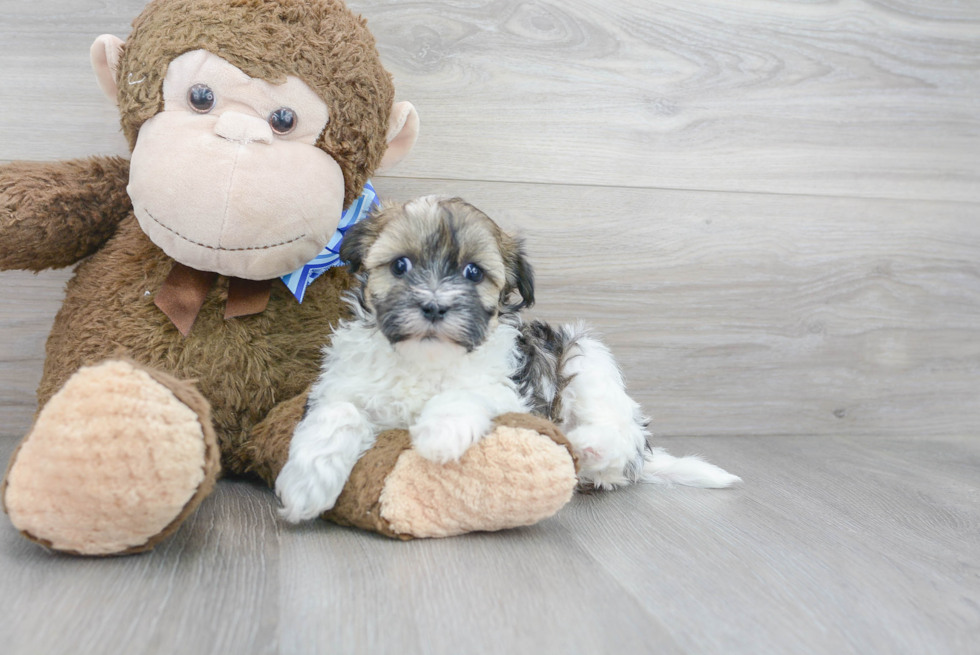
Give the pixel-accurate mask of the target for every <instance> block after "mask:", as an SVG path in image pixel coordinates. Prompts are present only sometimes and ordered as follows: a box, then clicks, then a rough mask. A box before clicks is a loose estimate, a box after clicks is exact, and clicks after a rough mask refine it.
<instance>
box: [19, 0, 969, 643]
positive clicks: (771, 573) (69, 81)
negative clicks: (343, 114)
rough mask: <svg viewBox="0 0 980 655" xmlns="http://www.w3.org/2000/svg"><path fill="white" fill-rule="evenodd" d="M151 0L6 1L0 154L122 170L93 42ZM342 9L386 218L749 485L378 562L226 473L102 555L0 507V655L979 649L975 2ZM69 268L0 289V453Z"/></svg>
mask: <svg viewBox="0 0 980 655" xmlns="http://www.w3.org/2000/svg"><path fill="white" fill-rule="evenodd" d="M143 4H144V3H143V0H75V1H73V2H71V3H65V2H61V1H58V0H34V1H33V2H30V3H26V2H15V1H14V0H0V85H2V87H3V89H4V92H3V93H0V161H7V160H12V159H61V158H68V157H82V156H87V155H92V154H125V152H126V147H125V143H124V141H123V139H122V136H121V135H120V134H119V131H118V123H117V119H116V115H115V111H114V109H113V108H112V107H111V105H110V104H109V103H108V102H107V101H106V100H104V99H103V98H102V96H101V94H100V92H99V91H98V89H97V87H96V85H95V82H94V79H93V75H92V73H91V70H90V68H89V64H88V48H89V45H90V44H91V42H92V40H93V39H94V38H95V37H96V36H97V35H99V34H101V33H104V32H108V33H113V34H116V35H118V36H120V37H125V36H126V35H127V33H128V32H129V24H130V21H131V20H132V18H133V17H134V16H136V15H137V14H138V13H139V11H140V9H141V8H142V6H143ZM352 5H353V6H354V7H355V8H356V9H358V10H360V11H362V12H363V13H364V14H365V15H366V16H367V17H368V18H369V20H370V25H371V28H372V30H373V31H374V33H375V35H376V36H377V37H378V41H379V46H380V48H381V51H382V56H383V57H384V59H385V62H386V65H387V66H388V68H389V69H390V70H391V71H392V72H393V73H394V74H395V81H396V84H397V86H398V89H399V97H400V98H404V99H409V100H412V101H413V102H414V103H415V104H416V105H417V106H418V107H419V109H420V112H421V114H422V120H423V134H422V139H421V140H420V142H419V146H418V148H417V150H416V151H415V153H413V155H412V157H411V158H410V159H409V161H407V162H406V163H405V164H403V165H402V166H400V167H399V168H398V169H396V170H395V172H394V175H395V177H387V178H382V179H379V180H378V181H377V186H378V188H379V191H380V192H381V194H382V196H384V197H388V198H392V199H405V198H408V197H412V196H415V195H419V194H424V193H440V194H450V195H461V196H463V197H465V198H467V199H469V200H471V201H472V202H474V203H475V204H477V205H478V206H479V207H481V208H483V209H484V210H486V211H487V212H488V213H489V214H490V215H491V216H493V217H494V218H496V219H498V220H499V221H500V222H501V223H502V224H504V225H506V226H508V227H511V228H518V229H520V230H522V231H523V233H524V234H525V235H526V237H527V240H528V243H529V248H530V252H531V256H532V260H533V262H534V263H535V265H536V267H537V271H538V280H539V285H538V298H539V305H538V306H537V307H536V308H535V310H534V312H535V313H536V314H537V315H538V316H540V317H543V318H547V319H549V320H555V321H566V320H576V319H585V320H587V321H589V322H590V323H592V324H594V325H595V326H596V327H597V328H598V329H599V330H600V331H601V332H602V333H603V334H604V335H605V338H606V340H607V341H608V342H609V343H610V345H611V346H612V348H613V350H614V352H615V354H616V355H617V356H618V357H619V359H620V361H621V362H622V363H623V366H624V369H625V371H626V374H627V377H628V378H629V380H630V383H631V388H632V391H633V393H634V394H635V395H636V396H637V398H638V399H639V400H641V401H642V403H643V404H644V406H645V408H646V409H647V410H648V412H649V413H650V414H651V415H652V416H653V418H654V423H653V426H652V427H653V430H654V433H655V436H656V441H657V442H658V443H660V444H663V445H666V446H667V447H668V448H669V449H670V450H672V451H673V452H675V453H676V454H685V453H690V452H697V453H701V454H703V455H704V456H706V457H707V458H708V459H709V460H710V461H713V462H715V463H717V464H719V465H721V466H724V467H725V468H728V469H729V470H731V471H733V472H735V473H738V474H740V475H742V476H743V478H744V479H745V480H746V485H745V486H744V487H742V488H739V489H736V490H732V491H726V492H708V491H697V490H689V489H683V488H677V489H667V490H665V489H656V488H651V487H643V488H631V489H626V490H622V491H619V492H616V493H608V494H596V495H589V496H576V497H575V498H574V500H573V502H572V503H571V504H570V505H569V506H568V507H567V508H566V509H565V510H563V511H562V512H561V513H560V514H559V515H558V516H556V517H555V518H553V519H551V520H548V521H545V522H543V523H541V524H539V525H537V526H534V527H531V528H527V529H522V530H517V531H511V532H505V533H499V534H476V535H468V536H466V537H462V538H456V539H451V540H444V541H417V542H412V543H398V542H391V541H388V540H385V539H382V538H379V537H375V536H373V535H369V534H365V533H361V532H357V531H352V530H346V529H342V528H338V527H336V526H330V525H326V524H322V523H311V524H309V525H305V526H301V527H298V528H294V527H290V526H286V525H284V524H282V523H281V521H280V520H279V519H278V517H277V516H276V515H275V512H274V508H275V500H274V498H273V496H272V493H271V492H270V491H269V490H268V489H265V488H263V487H261V486H255V485H252V484H250V483H247V482H233V481H222V482H221V483H220V484H219V485H218V489H217V492H216V493H215V494H214V495H213V496H212V497H211V498H209V499H208V500H207V501H205V503H204V504H203V505H202V507H201V508H200V510H199V511H198V512H197V513H195V515H194V516H193V517H192V518H191V519H190V520H189V521H188V522H187V523H186V524H185V525H184V526H183V527H182V528H181V530H180V531H179V532H178V533H177V534H176V535H175V536H174V537H173V538H172V539H170V540H169V541H167V542H166V543H165V544H163V545H162V546H161V547H160V548H158V549H157V550H156V551H154V552H153V553H150V554H147V555H143V556H136V557H127V558H115V559H106V560H90V559H79V558H71V557H63V556H59V555H52V554H49V553H46V552H45V551H43V550H41V549H40V548H38V547H37V546H35V545H33V544H31V543H29V542H27V541H26V540H23V539H21V538H20V537H19V536H18V535H17V534H16V532H15V531H14V529H13V528H12V527H11V526H10V524H9V522H7V521H5V520H0V644H2V646H0V651H2V652H3V653H4V655H7V654H10V655H35V654H36V653H54V654H58V653H72V654H75V653H79V654H85V653H93V654H99V655H115V654H116V653H151V654H153V653H174V652H180V653H187V654H188V655H196V654H198V653H202V654H203V653H217V652H234V653H242V654H247V653H282V654H283V655H291V654H293V653H311V652H331V653H333V652H336V653H364V652H398V653H403V654H405V655H411V654H413V653H426V654H429V653H459V652H467V653H499V652H508V653H524V652H528V653H531V652H533V653H542V654H546V653H563V654H564V653H596V652H616V653H622V654H624V655H627V654H630V653H649V652H657V653H667V654H669V653H706V654H714V653H718V654H724V655H738V654H741V653H746V654H749V653H751V654H753V655H756V654H761V655H767V654H770V653H771V654H773V655H777V654H779V655H782V654H784V653H794V654H795V653H801V654H811V653H812V654H823V653H834V654H835V655H836V654H838V653H841V654H848V653H860V654H864V653H889V654H895V655H905V654H908V655H919V654H920V653H930V654H932V653H935V654H938V655H947V654H948V655H964V654H967V655H972V654H973V653H980V648H978V646H977V644H980V537H978V535H980V439H978V438H977V437H978V428H980V384H978V382H980V222H978V221H977V219H978V214H980V211H978V210H980V184H978V177H980V129H978V128H980V111H978V109H980V75H977V72H978V69H980V40H978V39H977V35H978V34H980V7H978V6H977V5H976V4H975V3H963V2H960V3H948V2H940V1H939V0H876V1H874V2H871V1H867V2H865V1H857V2H817V3H814V2H779V1H776V0H748V1H746V2H739V3H731V2H725V1H724V0H691V1H689V2H666V1H659V0H609V1H607V2H587V1H585V0H568V1H565V2H558V1H557V0H549V1H528V2H521V1H519V0H452V1H446V2H436V1H435V0H417V1H413V2H400V1H398V2H396V1H395V0H387V1H384V2H381V1H377V2H362V1H356V2H352ZM671 189H676V190H671ZM836 196H841V197H836ZM69 274H70V273H69V272H66V271H53V272H46V273H43V274H41V275H38V276H33V275H30V274H26V273H20V272H4V273H0V461H6V460H7V458H8V457H9V454H10V452H11V451H12V450H13V448H14V446H15V444H16V442H17V439H19V438H20V437H21V436H22V435H23V434H24V433H25V432H26V430H27V429H28V427H29V425H30V422H31V417H32V415H33V412H34V388H35V386H36V384H37V381H38V379H39V377H40V372H41V365H42V361H43V356H44V347H43V344H44V340H45V338H46V336H47V333H48V331H49V329H50V325H51V322H52V320H53V317H54V315H55V312H56V311H57V310H58V307H59V306H60V303H61V299H62V295H63V291H62V288H63V285H64V282H65V280H66V279H67V277H68V275H69ZM682 435H684V436H685V437H686V435H695V436H691V437H686V438H682Z"/></svg>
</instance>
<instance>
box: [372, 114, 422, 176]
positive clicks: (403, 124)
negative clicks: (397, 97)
mask: <svg viewBox="0 0 980 655" xmlns="http://www.w3.org/2000/svg"><path fill="white" fill-rule="evenodd" d="M418 138H419V113H418V112H417V111H415V107H413V106H412V103H410V102H396V103H395V104H394V106H393V107H392V108H391V115H390V116H389V117H388V137H387V139H388V150H386V151H385V156H384V157H383V158H382V159H381V165H380V166H378V172H379V173H382V172H384V171H386V170H388V169H389V168H392V167H393V166H395V165H397V164H398V163H399V162H400V161H401V160H403V159H405V157H407V156H408V153H409V152H411V151H412V148H413V147H414V146H415V142H416V141H417V140H418Z"/></svg>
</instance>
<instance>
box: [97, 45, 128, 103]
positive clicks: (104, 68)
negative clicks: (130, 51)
mask: <svg viewBox="0 0 980 655" xmlns="http://www.w3.org/2000/svg"><path fill="white" fill-rule="evenodd" d="M123 43H124V42H123V40H122V39H120V38H119V37H117V36H113V35H111V34H103V35H102V36H100V37H99V38H97V39H96V40H95V43H93V44H92V49H91V50H90V51H89V54H90V55H91V57H92V68H93V69H94V70H95V79H96V80H97V81H98V83H99V88H100V89H102V93H104V94H105V97H106V98H108V99H109V100H111V101H112V104H114V105H115V104H118V100H117V98H116V92H117V90H118V89H117V87H116V71H117V70H118V69H119V57H120V56H121V55H122V48H123Z"/></svg>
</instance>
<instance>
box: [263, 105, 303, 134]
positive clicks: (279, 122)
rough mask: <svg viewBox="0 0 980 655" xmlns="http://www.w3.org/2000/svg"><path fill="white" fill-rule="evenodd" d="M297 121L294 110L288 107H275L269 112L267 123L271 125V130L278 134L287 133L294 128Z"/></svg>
mask: <svg viewBox="0 0 980 655" xmlns="http://www.w3.org/2000/svg"><path fill="white" fill-rule="evenodd" d="M297 122H299V121H298V120H297V118H296V112H294V111H293V110H292V109H290V108H289V107H283V108H281V109H277V110H275V111H274V112H272V113H271V114H269V125H270V126H271V127H272V131H273V132H275V133H276V134H279V135H280V136H281V135H283V134H289V133H290V132H292V131H293V130H294V129H296V123H297Z"/></svg>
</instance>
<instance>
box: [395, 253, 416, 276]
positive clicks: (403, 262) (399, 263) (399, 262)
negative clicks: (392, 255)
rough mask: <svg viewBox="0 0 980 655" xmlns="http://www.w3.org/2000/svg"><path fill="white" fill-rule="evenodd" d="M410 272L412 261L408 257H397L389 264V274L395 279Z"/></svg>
mask: <svg viewBox="0 0 980 655" xmlns="http://www.w3.org/2000/svg"><path fill="white" fill-rule="evenodd" d="M410 270H412V260H411V259H409V258H408V257H399V258H398V259H396V260H395V261H393V262H391V274H392V275H394V276H395V277H401V276H403V275H405V273H408V272H409V271H410Z"/></svg>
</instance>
